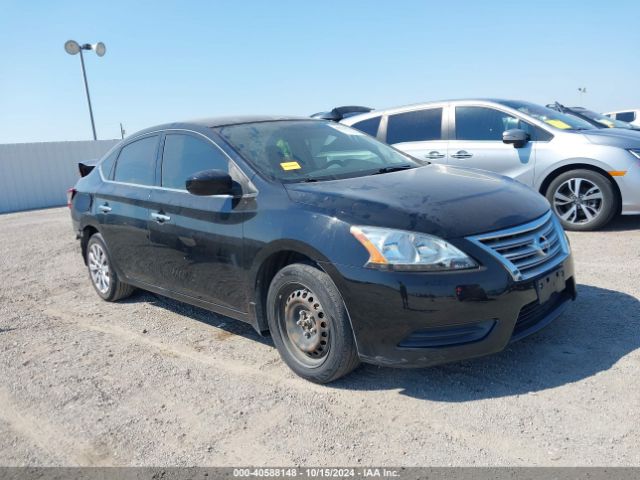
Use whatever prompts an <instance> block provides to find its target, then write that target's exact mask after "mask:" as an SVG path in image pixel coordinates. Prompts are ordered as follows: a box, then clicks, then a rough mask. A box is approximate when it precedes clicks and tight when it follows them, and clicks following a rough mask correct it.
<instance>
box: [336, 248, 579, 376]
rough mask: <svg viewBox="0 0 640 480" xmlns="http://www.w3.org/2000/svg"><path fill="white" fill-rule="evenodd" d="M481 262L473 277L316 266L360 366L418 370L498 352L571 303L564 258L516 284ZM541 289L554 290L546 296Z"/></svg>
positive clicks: (572, 287)
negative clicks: (336, 300) (346, 324)
mask: <svg viewBox="0 0 640 480" xmlns="http://www.w3.org/2000/svg"><path fill="white" fill-rule="evenodd" d="M476 253H477V255H478V256H482V255H483V254H482V252H476ZM483 260H484V261H483V265H484V267H482V268H480V269H478V270H473V271H460V272H443V273H438V274H433V273H431V274H427V273H418V272H383V271H379V270H374V269H369V268H364V267H351V266H342V265H332V264H327V265H323V267H325V269H326V270H327V271H328V272H329V273H330V274H331V276H332V277H333V278H334V281H335V282H336V284H337V286H338V288H339V289H340V291H341V293H342V295H343V298H344V301H345V305H346V307H347V310H348V312H349V316H350V319H351V323H352V327H353V332H354V336H355V340H356V344H357V347H358V352H359V355H360V358H361V360H362V361H364V362H367V363H373V364H378V365H387V366H394V367H420V366H430V365H436V364H441V363H446V362H451V361H456V360H462V359H467V358H472V357H478V356H483V355H487V354H490V353H494V352H498V351H500V350H502V349H504V348H505V347H506V346H507V345H508V344H509V342H511V341H515V340H518V339H520V338H523V337H525V336H527V335H529V334H531V333H533V332H535V331H537V330H539V329H540V328H542V327H544V326H545V325H547V324H548V323H550V322H551V321H552V320H553V319H555V318H556V317H557V316H559V315H560V314H561V313H562V311H563V310H564V309H565V308H566V306H567V305H568V303H569V302H570V301H571V300H573V299H575V296H576V283H575V279H574V267H573V259H572V257H571V255H569V256H568V257H567V258H566V259H565V260H564V261H563V262H562V263H560V264H557V265H556V266H554V267H553V268H550V269H549V270H548V271H546V272H544V273H543V274H540V275H539V276H537V277H536V278H533V279H530V280H527V281H522V282H516V281H514V280H513V278H512V277H511V275H510V274H509V273H508V272H507V271H506V269H505V268H504V267H503V266H502V265H501V264H500V263H498V262H497V261H495V260H494V259H492V258H490V257H488V256H487V257H485V258H483ZM541 284H542V286H541ZM545 285H553V286H554V287H553V290H554V293H553V294H552V295H550V292H548V291H546V292H545V291H544V288H545ZM547 288H548V287H547ZM556 290H558V291H557V292H556ZM541 297H545V298H544V299H543V300H545V301H543V302H540V298H541ZM546 297H548V299H547V298H546Z"/></svg>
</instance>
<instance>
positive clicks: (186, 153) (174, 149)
mask: <svg viewBox="0 0 640 480" xmlns="http://www.w3.org/2000/svg"><path fill="white" fill-rule="evenodd" d="M204 170H222V171H224V172H228V171H229V163H228V160H227V158H226V157H225V155H224V154H223V153H222V152H221V151H220V149H218V148H217V147H215V146H214V145H212V144H211V143H210V142H208V141H206V140H204V139H199V138H196V137H193V136H191V135H184V134H173V133H170V134H167V136H166V137H165V140H164V150H163V152H162V186H163V187H166V188H175V189H178V190H185V183H186V181H187V179H188V178H189V177H191V176H192V175H193V174H195V173H197V172H202V171H204Z"/></svg>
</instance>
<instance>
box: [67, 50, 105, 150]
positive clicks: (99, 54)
mask: <svg viewBox="0 0 640 480" xmlns="http://www.w3.org/2000/svg"><path fill="white" fill-rule="evenodd" d="M64 50H65V52H67V53H68V54H69V55H76V54H78V53H79V54H80V65H82V78H83V79H84V91H85V92H86V94H87V103H88V104H89V116H90V117H91V129H92V130H93V139H94V140H97V139H98V137H97V136H96V124H95V122H94V121H93V109H92V108H91V97H90V96H89V84H88V83H87V72H86V71H85V69H84V56H83V55H82V51H83V50H94V51H95V52H96V55H98V56H99V57H102V56H103V55H104V54H105V53H107V47H105V45H104V43H102V42H98V43H95V44H93V45H92V44H90V43H84V44H82V45H80V44H79V43H78V42H76V41H75V40H67V41H66V42H65V44H64Z"/></svg>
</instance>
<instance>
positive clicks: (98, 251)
mask: <svg viewBox="0 0 640 480" xmlns="http://www.w3.org/2000/svg"><path fill="white" fill-rule="evenodd" d="M88 260H89V273H90V274H91V280H92V281H93V284H94V286H95V287H96V289H97V290H98V291H99V292H100V293H103V294H106V293H107V292H108V291H109V286H110V285H111V272H110V269H109V261H108V260H107V254H106V252H105V251H104V249H103V248H102V246H101V245H100V244H99V243H93V244H92V245H91V247H90V248H89V259H88Z"/></svg>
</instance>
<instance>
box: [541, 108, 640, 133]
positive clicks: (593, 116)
mask: <svg viewBox="0 0 640 480" xmlns="http://www.w3.org/2000/svg"><path fill="white" fill-rule="evenodd" d="M547 107H548V108H551V109H552V110H555V111H557V112H560V113H566V114H568V115H573V116H574V117H578V118H580V119H581V120H584V121H586V122H588V123H590V124H591V125H593V126H594V127H597V128H620V129H623V130H637V131H640V127H637V126H635V125H632V124H630V123H628V122H623V121H621V120H616V119H615V118H611V117H608V116H606V115H603V114H602V113H598V112H594V111H593V110H589V109H587V108H584V107H566V106H564V105H562V104H561V103H558V102H555V103H550V104H548V105H547Z"/></svg>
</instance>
